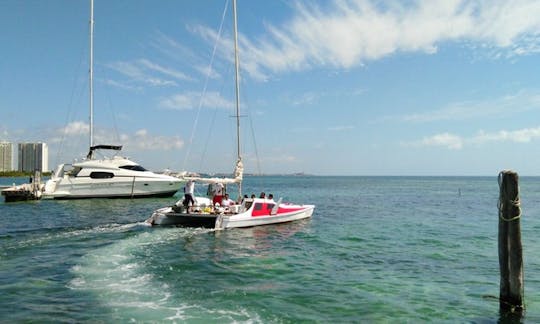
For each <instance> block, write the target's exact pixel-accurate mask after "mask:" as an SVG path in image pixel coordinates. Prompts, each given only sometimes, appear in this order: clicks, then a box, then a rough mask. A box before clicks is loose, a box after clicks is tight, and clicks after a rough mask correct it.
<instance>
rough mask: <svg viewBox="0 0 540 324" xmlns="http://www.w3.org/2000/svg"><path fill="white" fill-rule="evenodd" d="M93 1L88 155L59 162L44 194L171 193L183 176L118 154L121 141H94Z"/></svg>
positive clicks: (63, 196) (116, 195)
mask: <svg viewBox="0 0 540 324" xmlns="http://www.w3.org/2000/svg"><path fill="white" fill-rule="evenodd" d="M93 36H94V2H93V0H90V63H89V65H90V68H89V79H90V82H89V85H90V89H89V90H90V91H89V93H90V96H89V99H90V100H89V101H90V102H89V106H90V132H89V133H90V134H89V135H90V151H89V152H88V155H87V156H86V159H84V160H83V161H80V162H75V163H72V164H60V165H59V166H58V167H57V168H56V170H55V172H54V174H52V176H51V179H50V180H48V181H47V182H46V183H45V186H44V189H43V193H42V198H45V199H47V198H48V199H79V198H140V197H170V196H172V195H174V194H175V193H176V192H177V191H178V189H179V188H180V185H181V183H182V182H184V181H183V180H181V179H179V178H176V177H172V176H169V175H165V174H157V173H154V172H151V171H148V170H146V169H145V168H143V167H142V166H140V165H139V164H137V163H135V162H133V161H131V160H129V159H127V158H125V157H121V156H119V155H117V154H116V153H117V152H118V151H120V150H121V149H122V146H119V145H94V143H93V137H94V136H93V131H94V123H93V112H94V102H93V98H94V95H93V65H94V55H93V52H94V42H93V38H94V37H93ZM101 150H104V151H105V150H106V151H112V152H114V154H113V155H112V156H110V157H107V156H102V157H96V153H98V152H101Z"/></svg>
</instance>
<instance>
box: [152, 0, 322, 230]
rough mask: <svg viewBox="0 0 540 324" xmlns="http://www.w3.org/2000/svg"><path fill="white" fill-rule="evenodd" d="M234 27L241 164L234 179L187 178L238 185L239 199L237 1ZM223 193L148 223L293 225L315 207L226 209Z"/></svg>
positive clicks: (255, 201) (259, 203)
mask: <svg viewBox="0 0 540 324" xmlns="http://www.w3.org/2000/svg"><path fill="white" fill-rule="evenodd" d="M233 24H234V53H235V68H236V73H235V85H236V93H235V94H236V116H235V117H236V136H237V141H236V144H237V161H236V166H235V170H234V178H203V177H186V178H185V179H186V180H188V181H197V182H202V183H207V184H209V192H211V191H212V189H215V188H216V186H217V187H218V188H224V189H225V188H226V186H225V185H226V184H237V186H238V197H241V196H242V179H243V172H244V167H243V163H242V155H241V153H240V95H239V62H238V41H237V38H238V31H237V23H236V0H233ZM223 194H224V193H223V192H219V193H218V194H217V195H213V197H212V199H209V198H207V197H197V198H195V206H186V205H184V202H183V201H182V200H180V201H178V202H177V203H176V204H175V205H174V206H168V207H163V208H160V209H157V210H156V211H154V212H153V214H152V216H151V217H150V218H148V219H147V220H146V222H147V223H149V224H151V225H181V226H187V227H208V228H216V229H225V228H233V227H250V226H258V225H268V224H276V223H283V222H290V221H295V220H299V219H304V218H308V217H311V215H312V214H313V210H314V209H315V206H314V205H296V204H289V203H282V202H281V199H279V201H278V202H275V201H274V200H273V199H266V198H263V197H261V198H246V199H243V200H242V203H241V204H232V205H228V204H227V206H225V204H224V202H223V196H222V195H223Z"/></svg>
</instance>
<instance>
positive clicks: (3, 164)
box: [0, 142, 13, 171]
mask: <svg viewBox="0 0 540 324" xmlns="http://www.w3.org/2000/svg"><path fill="white" fill-rule="evenodd" d="M0 171H13V144H11V143H9V142H0Z"/></svg>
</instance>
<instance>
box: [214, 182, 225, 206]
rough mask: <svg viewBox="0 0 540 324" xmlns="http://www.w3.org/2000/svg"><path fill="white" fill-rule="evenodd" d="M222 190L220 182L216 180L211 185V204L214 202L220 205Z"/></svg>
mask: <svg viewBox="0 0 540 324" xmlns="http://www.w3.org/2000/svg"><path fill="white" fill-rule="evenodd" d="M223 192H224V186H223V183H221V182H216V183H214V184H213V185H212V204H213V205H215V204H216V203H218V204H220V205H221V201H222V200H223Z"/></svg>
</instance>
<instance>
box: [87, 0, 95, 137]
mask: <svg viewBox="0 0 540 324" xmlns="http://www.w3.org/2000/svg"><path fill="white" fill-rule="evenodd" d="M89 65H90V68H89V72H88V77H89V87H90V89H89V90H90V93H89V101H90V102H89V105H90V147H92V146H94V0H90V64H89Z"/></svg>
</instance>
